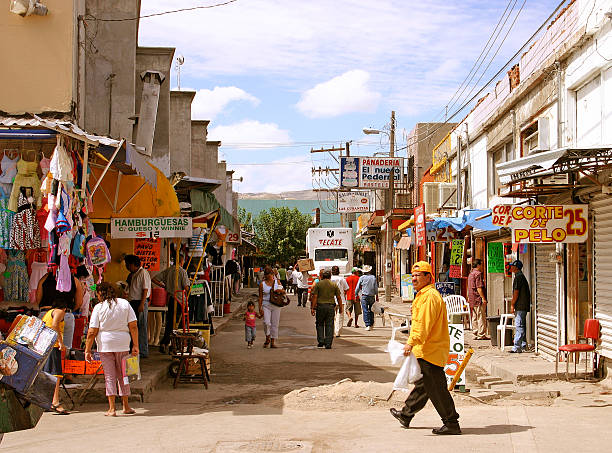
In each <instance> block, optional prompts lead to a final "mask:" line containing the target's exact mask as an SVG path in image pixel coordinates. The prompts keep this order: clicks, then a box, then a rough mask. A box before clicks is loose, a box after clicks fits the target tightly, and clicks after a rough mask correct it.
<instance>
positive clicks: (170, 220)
mask: <svg viewBox="0 0 612 453" xmlns="http://www.w3.org/2000/svg"><path fill="white" fill-rule="evenodd" d="M192 234H193V228H192V226H191V217H130V218H125V219H117V218H113V219H111V237H112V238H113V239H117V238H189V237H191V235H192Z"/></svg>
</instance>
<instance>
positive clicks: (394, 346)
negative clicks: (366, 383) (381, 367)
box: [385, 340, 404, 365]
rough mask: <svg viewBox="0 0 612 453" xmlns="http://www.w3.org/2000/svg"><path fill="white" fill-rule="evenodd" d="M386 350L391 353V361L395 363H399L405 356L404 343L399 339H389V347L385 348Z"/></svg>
mask: <svg viewBox="0 0 612 453" xmlns="http://www.w3.org/2000/svg"><path fill="white" fill-rule="evenodd" d="M385 352H388V353H389V358H390V359H391V363H392V364H393V365H397V364H399V363H400V360H401V359H402V357H404V345H403V344H402V343H400V342H399V341H396V340H389V344H387V349H385Z"/></svg>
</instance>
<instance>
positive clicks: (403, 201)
mask: <svg viewBox="0 0 612 453" xmlns="http://www.w3.org/2000/svg"><path fill="white" fill-rule="evenodd" d="M394 206H395V207H396V208H412V192H410V193H396V194H395V205H394Z"/></svg>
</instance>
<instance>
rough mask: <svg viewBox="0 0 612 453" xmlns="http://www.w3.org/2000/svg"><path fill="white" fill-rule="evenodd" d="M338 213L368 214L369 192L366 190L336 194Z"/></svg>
mask: <svg viewBox="0 0 612 453" xmlns="http://www.w3.org/2000/svg"><path fill="white" fill-rule="evenodd" d="M338 212H340V213H347V212H370V192H369V191H367V190H355V191H353V192H338Z"/></svg>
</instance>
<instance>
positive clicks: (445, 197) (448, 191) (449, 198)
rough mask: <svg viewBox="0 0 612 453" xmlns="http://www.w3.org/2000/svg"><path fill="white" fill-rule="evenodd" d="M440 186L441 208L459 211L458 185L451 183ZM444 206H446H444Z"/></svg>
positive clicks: (442, 183)
mask: <svg viewBox="0 0 612 453" xmlns="http://www.w3.org/2000/svg"><path fill="white" fill-rule="evenodd" d="M439 184H440V208H441V209H457V185H456V184H454V183H450V182H441V183H439ZM442 205H444V206H442Z"/></svg>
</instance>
